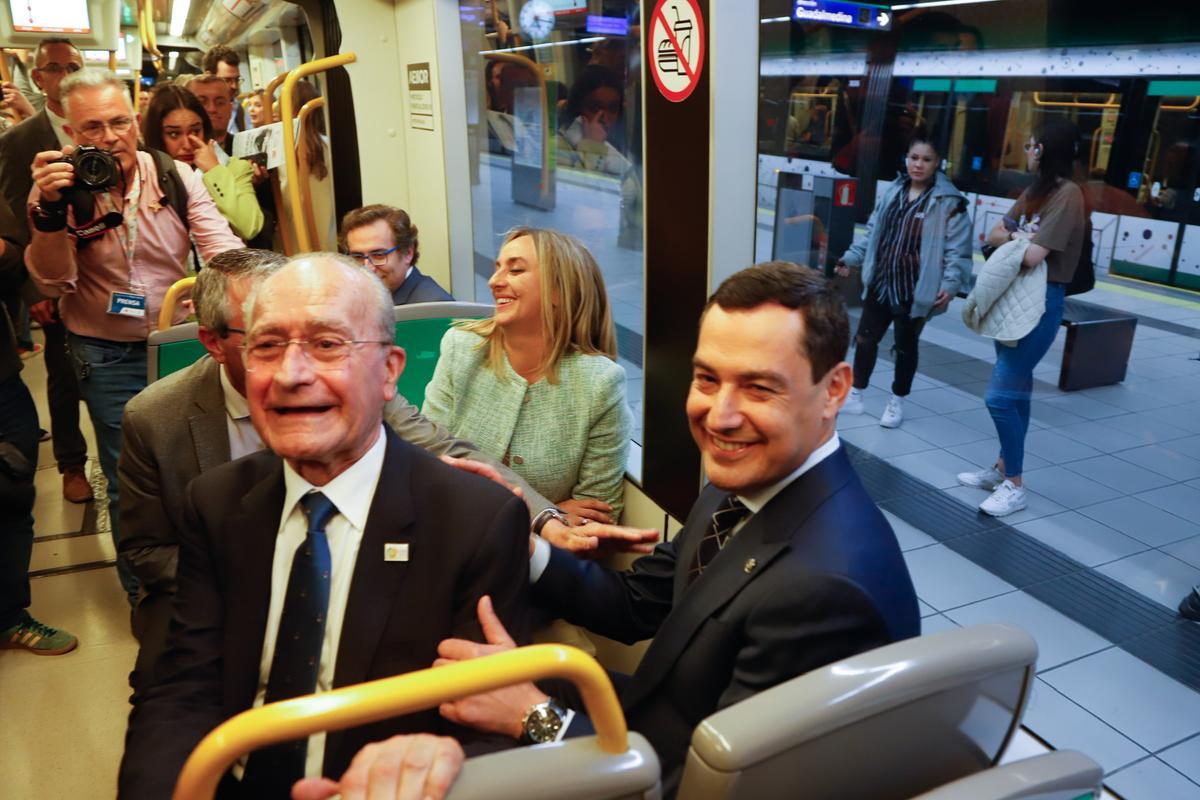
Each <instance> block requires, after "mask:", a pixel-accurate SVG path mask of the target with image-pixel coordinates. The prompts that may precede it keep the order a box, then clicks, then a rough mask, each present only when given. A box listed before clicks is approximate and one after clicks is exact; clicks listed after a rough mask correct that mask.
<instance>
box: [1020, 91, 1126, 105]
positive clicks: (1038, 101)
mask: <svg viewBox="0 0 1200 800" xmlns="http://www.w3.org/2000/svg"><path fill="white" fill-rule="evenodd" d="M1073 96H1074V97H1078V96H1079V94H1078V93H1076V94H1074V95H1073ZM1033 103H1034V105H1038V106H1043V107H1052V108H1120V107H1121V104H1120V103H1118V102H1117V95H1116V94H1115V93H1113V94H1110V95H1109V96H1108V99H1107V100H1105V101H1104V102H1103V103H1085V102H1082V101H1080V100H1070V101H1065V100H1043V99H1042V93H1041V92H1034V93H1033Z"/></svg>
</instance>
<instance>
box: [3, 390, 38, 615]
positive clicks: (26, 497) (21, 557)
mask: <svg viewBox="0 0 1200 800" xmlns="http://www.w3.org/2000/svg"><path fill="white" fill-rule="evenodd" d="M0 442H7V443H9V444H12V445H13V446H14V447H16V448H17V450H19V451H20V453H21V455H22V456H24V457H25V459H26V461H28V462H29V464H30V466H31V467H32V468H33V469H35V470H36V469H37V457H38V416H37V408H36V407H35V406H34V404H33V397H32V396H30V394H29V389H28V388H26V386H25V384H24V383H23V382H22V381H21V376H20V375H13V376H12V377H11V378H8V379H7V380H4V381H0ZM33 497H34V489H33V480H32V479H24V478H14V477H11V476H9V475H8V473H7V471H4V470H3V469H2V468H0V631H2V630H4V629H6V628H11V627H12V626H13V625H16V624H18V623H20V622H21V621H23V620H24V619H25V617H26V616H27V615H28V612H27V611H26V610H25V609H26V608H28V607H29V558H30V556H31V555H32V553H33V515H32V514H31V513H30V512H31V511H32V510H33Z"/></svg>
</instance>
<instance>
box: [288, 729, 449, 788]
mask: <svg viewBox="0 0 1200 800" xmlns="http://www.w3.org/2000/svg"><path fill="white" fill-rule="evenodd" d="M463 759H464V755H463V749H462V747H461V746H460V745H459V743H458V742H456V741H455V740H454V739H451V738H450V737H448V736H433V735H431V734H428V733H416V734H411V735H408V736H393V737H392V738H390V739H388V740H387V741H385V742H376V743H374V744H369V745H367V746H366V747H364V748H363V749H362V750H359V751H358V755H356V756H355V757H354V760H353V761H351V762H350V768H349V769H348V770H346V774H345V775H343V776H342V780H341V781H340V782H337V783H335V782H333V781H331V780H329V778H304V779H303V780H299V781H297V782H296V784H295V785H294V786H292V800H326V798H330V797H334V796H336V795H341V797H342V800H366V798H368V797H369V798H370V799H371V800H385V798H386V799H387V800H391V798H395V799H396V800H409V798H411V799H412V800H424V798H429V799H430V800H441V798H443V797H445V796H446V794H447V793H448V792H449V791H450V787H451V786H452V785H454V779H455V778H457V777H458V773H459V772H460V771H461V770H462V765H463Z"/></svg>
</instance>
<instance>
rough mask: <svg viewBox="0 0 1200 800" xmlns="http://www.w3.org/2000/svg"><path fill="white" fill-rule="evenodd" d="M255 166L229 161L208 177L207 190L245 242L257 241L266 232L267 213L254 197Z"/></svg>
mask: <svg viewBox="0 0 1200 800" xmlns="http://www.w3.org/2000/svg"><path fill="white" fill-rule="evenodd" d="M253 175H254V165H252V164H251V163H250V162H249V161H245V160H243V159H240V158H231V159H229V163H228V164H219V165H217V166H215V167H213V168H212V169H210V170H209V171H208V172H206V173H204V186H205V188H207V189H208V193H209V194H210V195H212V199H213V202H215V203H216V204H217V210H218V211H220V212H221V216H223V217H225V219H226V220H228V221H229V227H231V228H233V232H234V233H236V234H237V235H238V236H240V237H241V238H242V239H253V238H254V237H255V236H257V235H258V232H259V231H261V230H262V226H263V212H262V208H261V207H259V205H258V198H257V197H256V196H255V194H254V184H253V183H252V182H251V180H250V179H251V177H252V176H253Z"/></svg>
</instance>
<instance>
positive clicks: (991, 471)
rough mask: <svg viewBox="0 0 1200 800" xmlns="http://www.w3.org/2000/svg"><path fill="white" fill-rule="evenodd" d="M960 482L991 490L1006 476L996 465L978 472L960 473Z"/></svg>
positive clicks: (964, 484)
mask: <svg viewBox="0 0 1200 800" xmlns="http://www.w3.org/2000/svg"><path fill="white" fill-rule="evenodd" d="M958 482H959V483H961V484H962V485H963V486H973V487H974V488H976V489H987V490H988V491H989V492H990V491H992V490H993V489H995V488H996V487H997V486H999V485H1000V484H1001V483H1003V482H1004V476H1003V475H1001V474H1000V470H998V469H996V467H995V465H992V466H990V467H988V468H987V469H981V470H979V471H978V472H960V473H958Z"/></svg>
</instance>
